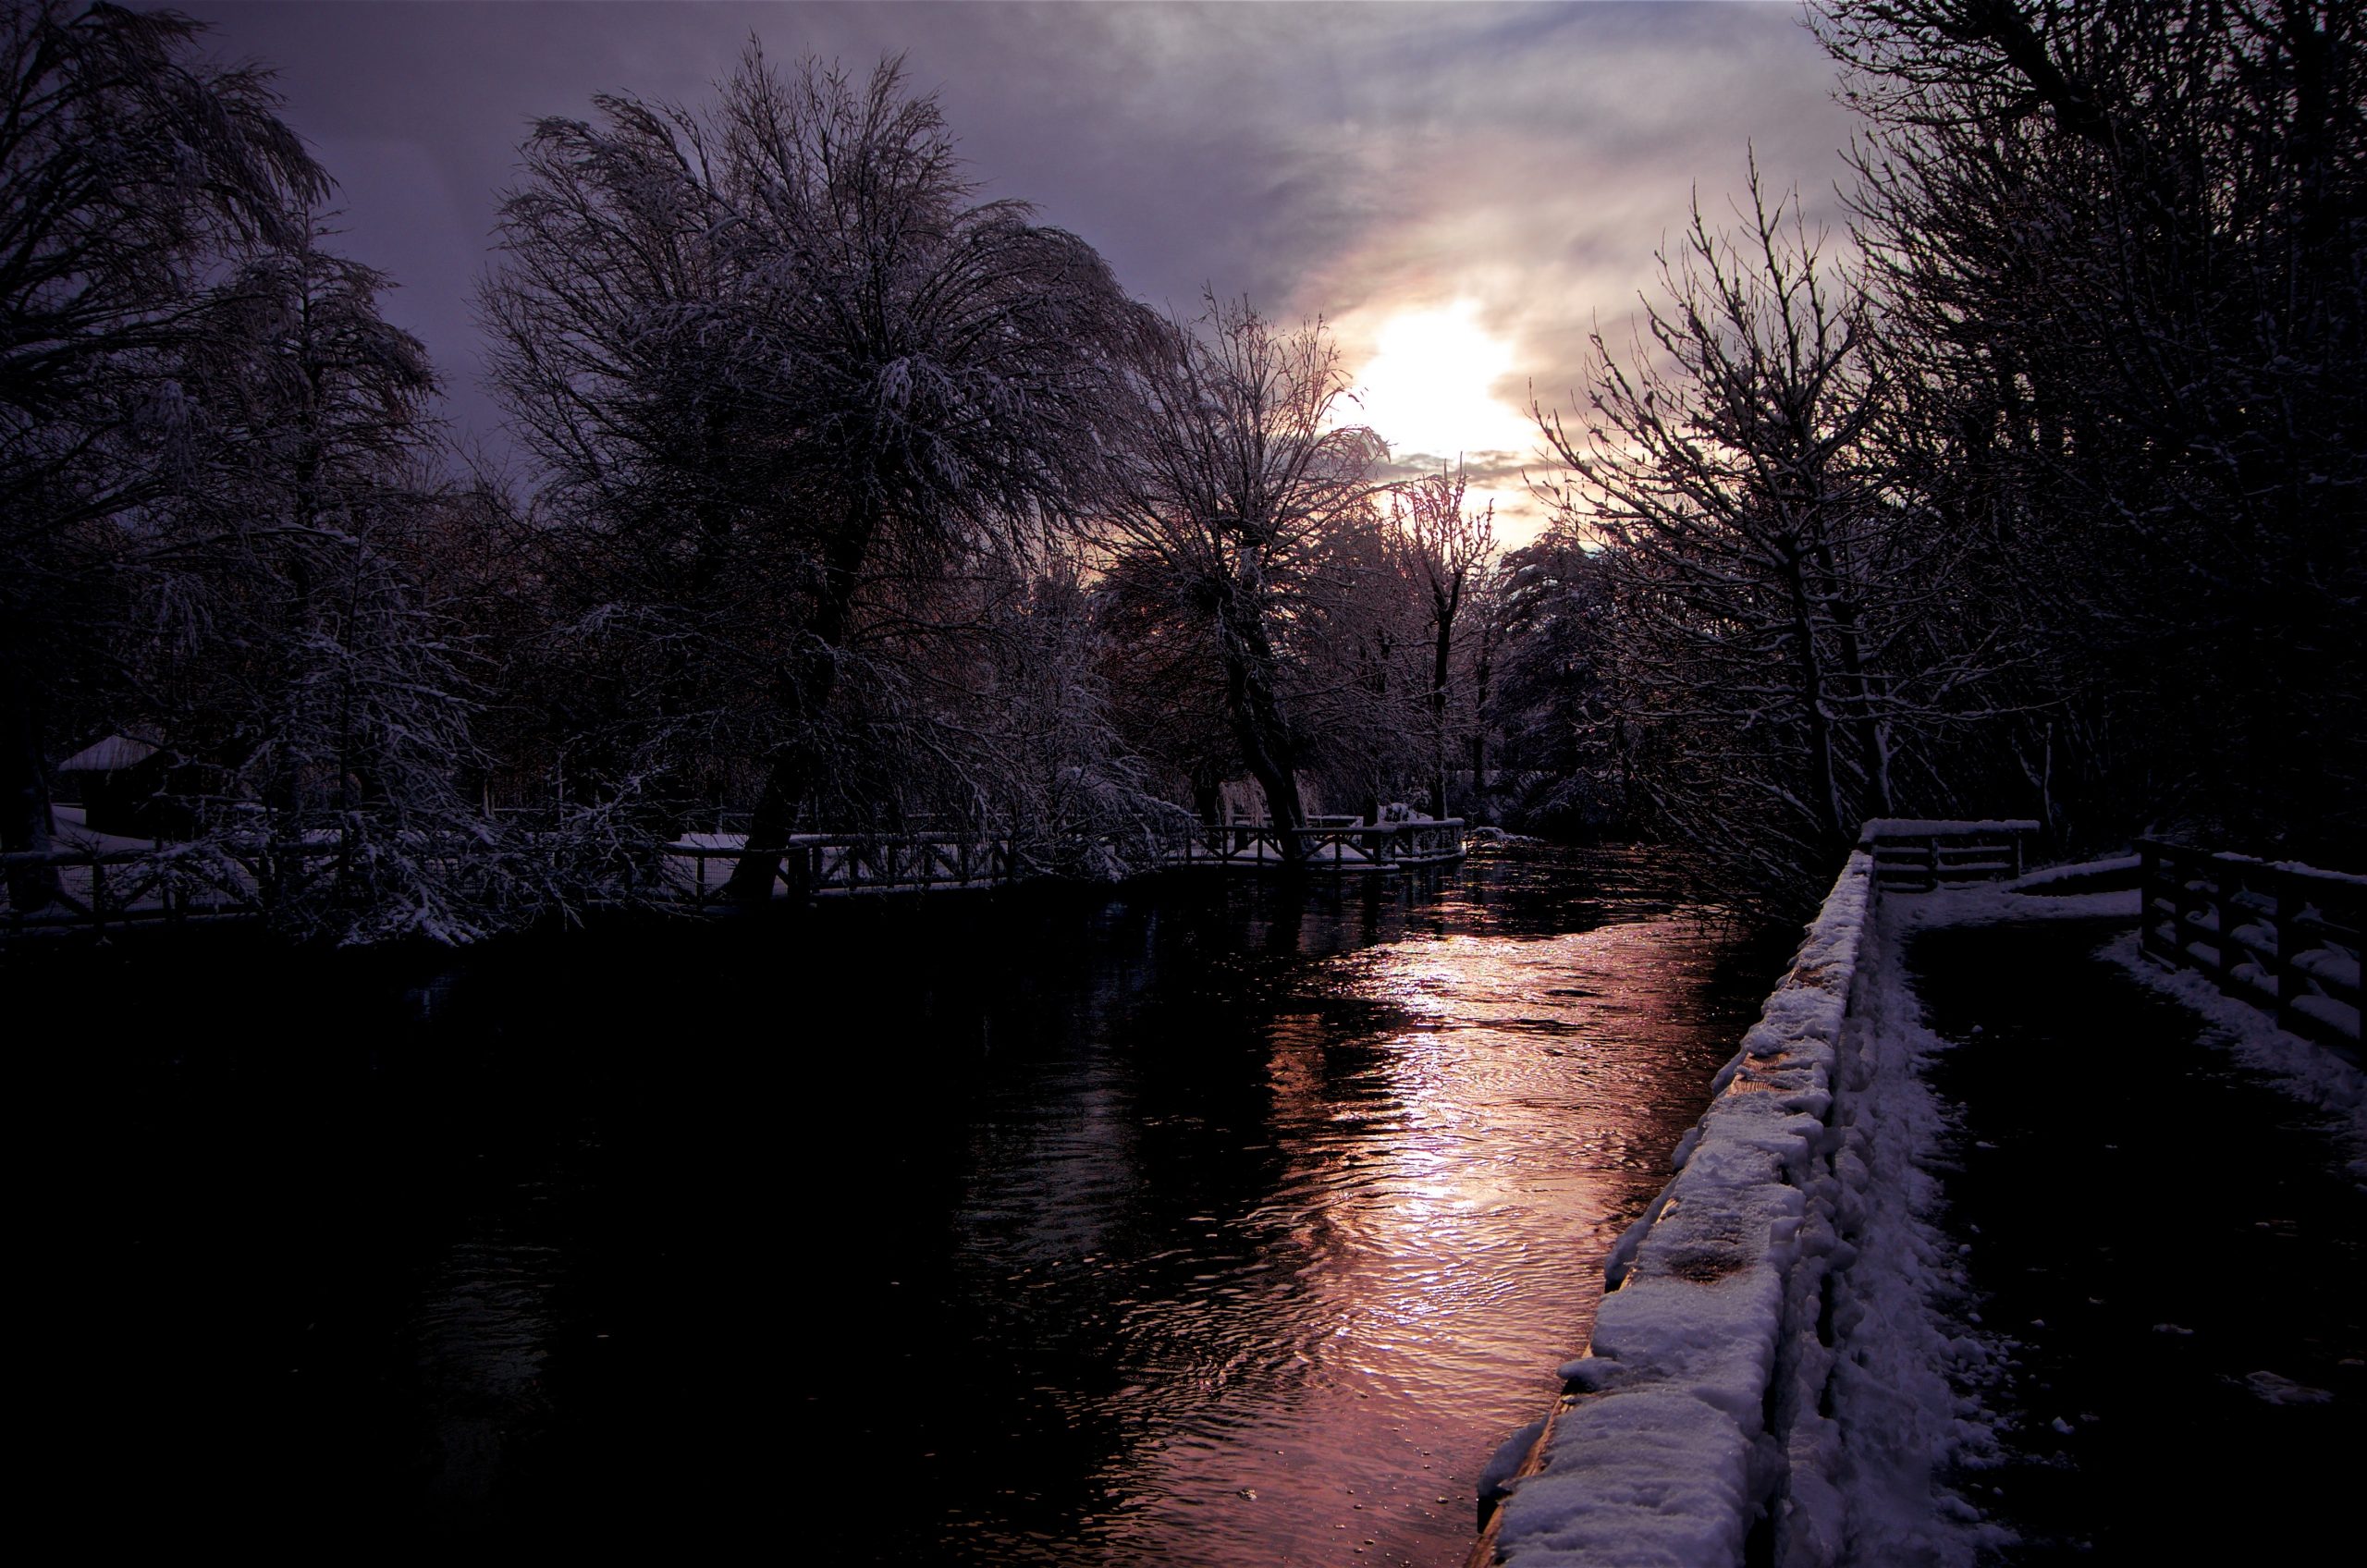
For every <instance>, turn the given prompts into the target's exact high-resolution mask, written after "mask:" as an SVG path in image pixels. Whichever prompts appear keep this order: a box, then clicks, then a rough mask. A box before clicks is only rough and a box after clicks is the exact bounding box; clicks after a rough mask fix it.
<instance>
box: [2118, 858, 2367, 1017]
mask: <svg viewBox="0 0 2367 1568" xmlns="http://www.w3.org/2000/svg"><path fill="white" fill-rule="evenodd" d="M2137 854H2138V859H2139V862H2140V865H2141V868H2142V869H2141V873H2140V877H2139V887H2140V889H2141V893H2140V897H2141V899H2142V902H2141V904H2140V913H2139V928H2140V946H2141V947H2142V949H2143V950H2144V952H2145V953H2146V954H2147V955H2148V956H2150V957H2152V958H2153V959H2155V960H2157V961H2159V962H2163V963H2165V964H2169V965H2172V966H2177V967H2184V968H2189V969H2195V970H2200V971H2201V972H2202V973H2203V974H2207V975H2209V976H2210V977H2211V979H2212V981H2213V983H2214V984H2215V985H2216V986H2218V987H2219V989H2220V991H2221V992H2222V993H2224V994H2226V995H2227V996H2230V997H2235V998H2239V999H2241V1000H2243V1001H2246V1002H2249V1003H2250V1004H2251V1005H2252V1006H2254V1007H2257V1008H2260V1009H2261V1010H2262V1011H2265V1012H2268V1013H2270V1014H2271V1015H2272V1016H2274V1017H2275V1020H2276V1026H2277V1027H2278V1028H2280V1029H2284V1030H2287V1031H2289V1032H2290V1033H2293V1034H2296V1035H2305V1036H2307V1037H2309V1038H2312V1039H2315V1040H2318V1041H2320V1042H2321V1043H2323V1044H2326V1045H2331V1046H2335V1047H2339V1048H2347V1049H2352V1050H2355V1049H2356V1048H2357V1047H2358V1046H2359V1043H2360V982H2359V960H2360V948H2361V927H2362V924H2367V877H2361V876H2351V875H2350V874H2349V873H2347V872H2339V871H2324V870H2321V869H2319V868H2318V867H2315V866H2307V865H2298V864H2291V863H2288V862H2275V861H2266V860H2262V859H2259V858H2257V857H2255V856H2251V855H2241V854H2231V853H2228V852H2226V851H2209V850H2199V849H2196V848H2194V847H2193V846H2191V845H2187V844H2173V843H2168V842H2165V841H2164V840H2161V839H2139V840H2138V843H2137Z"/></svg>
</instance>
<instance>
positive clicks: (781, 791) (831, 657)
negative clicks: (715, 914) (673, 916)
mask: <svg viewBox="0 0 2367 1568" xmlns="http://www.w3.org/2000/svg"><path fill="white" fill-rule="evenodd" d="M877 524H878V519H877V515H876V514H875V513H874V512H872V511H871V510H870V509H869V508H863V509H862V510H861V511H860V512H859V513H858V515H857V517H856V518H855V519H853V520H852V521H850V522H849V523H848V524H847V526H846V527H845V528H844V529H843V530H842V531H841V532H840V534H839V535H838V536H837V537H836V538H834V539H833V540H832V541H831V543H830V547H829V553H828V559H827V561H826V568H825V572H824V576H823V584H822V600H821V603H820V604H818V605H816V606H815V612H814V619H813V620H812V622H811V623H810V624H808V626H807V627H806V628H805V638H806V643H807V646H806V648H805V649H804V650H803V652H802V653H801V655H799V656H798V658H797V660H796V661H795V664H794V665H793V667H792V668H791V669H790V670H789V671H787V672H786V680H785V684H786V685H787V687H788V690H787V692H785V693H784V697H785V700H786V706H787V707H788V709H789V713H790V718H791V740H790V741H789V743H788V744H786V745H783V746H779V747H776V748H775V749H774V751H773V753H772V755H771V758H770V763H771V766H769V767H768V768H767V771H766V775H765V787H764V789H763V790H761V791H759V792H758V794H757V796H756V809H755V812H754V815H752V816H751V817H750V818H749V821H748V843H747V851H746V852H744V853H742V855H741V857H740V860H739V863H738V864H735V865H734V866H733V867H732V868H731V876H730V880H729V881H728V882H726V883H725V884H724V891H725V896H727V897H728V898H730V899H731V900H735V901H736V902H739V903H742V904H761V903H765V902H767V901H768V900H770V899H771V898H772V896H773V879H774V878H775V877H777V876H779V875H780V857H781V853H782V851H785V850H787V849H788V847H789V835H790V830H791V828H792V827H795V826H796V822H797V810H798V807H799V806H801V805H803V803H804V802H805V800H806V797H808V796H809V795H811V794H812V793H813V792H814V788H815V786H816V785H817V784H819V783H820V782H821V781H822V771H823V769H824V767H825V766H827V765H828V753H827V751H826V750H825V748H824V746H823V744H822V741H821V737H820V735H819V734H818V733H817V731H818V729H820V726H821V724H822V721H823V718H824V716H825V715H826V714H827V713H828V709H829V705H830V697H831V695H832V693H833V692H836V691H837V689H838V682H839V658H838V655H839V649H840V643H843V642H844V641H845V638H846V629H847V621H848V619H849V617H850V615H851V613H852V610H853V607H854V590H855V582H856V579H857V575H858V573H859V571H860V570H861V568H862V566H863V560H864V557H865V555H866V554H868V553H869V551H870V548H871V536H872V534H873V533H874V532H875V530H876V529H877Z"/></svg>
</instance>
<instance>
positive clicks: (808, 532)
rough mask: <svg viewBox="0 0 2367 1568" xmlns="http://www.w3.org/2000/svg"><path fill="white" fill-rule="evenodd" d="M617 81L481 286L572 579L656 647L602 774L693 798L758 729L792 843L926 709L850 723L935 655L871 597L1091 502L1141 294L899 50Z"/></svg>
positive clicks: (599, 781) (569, 590)
mask: <svg viewBox="0 0 2367 1568" xmlns="http://www.w3.org/2000/svg"><path fill="white" fill-rule="evenodd" d="M598 108H599V111H600V112H599V116H598V117H597V119H596V120H594V121H583V120H573V119H546V120H544V121H542V122H540V123H539V124H537V126H536V127H535V129H534V131H533V136H532V137H531V138H530V140H529V141H527V143H526V146H525V149H524V178H523V180H522V181H521V184H520V186H519V187H518V189H517V190H515V191H513V192H512V193H511V195H510V196H509V200H508V202H507V203H506V204H505V206H504V208H503V220H502V231H501V233H502V259H501V263H500V265H499V267H498V269H497V272H496V274H495V276H493V278H492V280H491V282H490V283H489V285H488V287H487V288H486V290H485V293H484V313H485V316H486V319H487V321H488V323H489V325H491V327H492V329H493V332H494V334H495V336H496V338H497V351H496V358H495V366H496V374H497V380H498V382H499V384H500V386H501V387H502V389H503V390H504V392H505V393H506V395H507V397H508V399H509V406H510V409H511V410H512V412H513V414H514V415H515V417H516V420H517V422H518V424H519V427H520V429H521V432H522V433H523V435H524V436H525V439H526V442H527V444H528V446H529V447H530V448H531V450H532V451H533V454H534V455H535V456H536V457H537V458H538V459H540V461H541V464H542V466H543V470H544V474H545V478H546V491H545V497H544V499H545V504H546V515H547V526H546V530H545V534H544V537H545V542H546V544H548V545H550V546H551V548H550V550H549V551H548V555H549V557H550V559H551V561H552V572H553V578H554V581H555V582H557V583H558V585H559V588H560V591H561V593H562V594H563V595H564V596H565V598H566V600H567V601H568V603H569V604H570V606H572V610H573V613H574V614H575V616H576V617H577V618H578V621H579V624H581V625H583V626H584V627H586V628H587V629H593V630H596V631H597V633H598V635H599V636H601V637H602V638H604V639H607V640H608V641H609V642H610V643H612V644H613V645H617V646H620V647H622V648H623V649H624V650H626V656H625V657H624V658H623V659H622V661H621V663H620V664H619V665H618V666H617V667H616V668H615V669H614V671H613V679H614V684H615V687H616V691H615V693H614V699H613V703H612V710H611V713H610V714H609V715H608V716H606V717H607V718H609V719H611V720H612V721H613V728H614V729H615V731H616V732H617V734H618V735H619V737H620V738H619V741H617V743H616V744H615V745H613V746H611V747H610V748H609V749H608V753H607V755H606V756H605V757H603V758H601V759H599V761H598V765H597V766H596V767H595V766H582V767H579V769H578V775H579V778H583V780H584V783H585V784H586V786H587V787H590V788H594V789H598V790H609V791H619V790H638V791H641V792H644V793H645V794H647V795H649V796H650V797H651V798H652V799H655V800H656V801H658V802H660V804H661V805H663V804H664V803H665V802H667V800H668V794H669V791H671V793H672V795H673V796H674V797H676V798H677V800H678V799H679V795H680V785H679V774H680V772H681V768H682V766H683V764H684V761H685V758H686V757H687V756H690V755H693V754H695V753H717V752H721V753H729V754H736V755H740V756H743V757H745V758H748V759H749V760H750V761H751V762H752V763H753V764H754V766H755V769H756V771H757V773H758V775H759V776H760V778H761V782H760V785H759V787H758V789H757V792H756V798H755V809H754V818H753V821H752V823H751V827H750V843H751V845H752V846H753V847H754V848H756V849H758V850H760V851H761V850H766V849H770V848H772V847H774V846H776V845H779V844H780V843H781V842H782V840H783V839H785V837H786V836H787V834H788V833H789V832H790V831H791V827H792V826H793V825H794V824H795V822H796V820H797V818H798V815H799V813H800V810H801V808H802V807H806V806H807V805H808V804H809V803H810V802H813V801H814V800H815V799H816V794H817V791H819V790H823V789H824V788H825V787H826V786H827V785H828V783H829V782H830V780H831V778H832V777H833V775H834V774H835V773H837V772H839V771H840V770H841V769H842V768H843V767H846V766H859V765H863V766H873V770H874V771H876V765H877V763H878V762H879V761H880V760H881V759H880V757H879V754H878V749H879V748H880V747H881V746H883V745H892V744H893V743H895V741H896V738H897V735H898V733H899V732H900V731H899V730H898V729H896V728H895V727H892V726H891V727H889V728H886V729H881V728H878V727H875V726H865V725H852V726H851V725H849V724H848V723H846V722H844V721H845V720H847V719H848V718H849V717H850V714H849V710H848V707H847V697H848V693H849V692H852V691H853V690H854V689H855V688H856V687H858V686H861V685H863V684H864V683H865V681H866V680H868V681H870V682H871V685H872V689H873V690H874V691H875V692H877V691H881V690H885V689H886V688H888V687H892V686H894V685H896V684H898V683H899V682H901V681H902V680H904V679H905V677H904V676H903V675H902V674H901V673H899V672H897V671H895V670H893V669H884V668H882V667H881V666H880V665H879V664H878V663H877V661H878V660H879V659H882V658H889V657H892V654H893V650H892V648H889V647H888V646H886V645H885V644H884V643H882V642H881V641H880V640H877V639H873V640H871V641H869V642H868V643H866V642H865V640H864V639H863V638H862V637H861V636H860V635H859V633H860V631H861V629H862V628H863V627H864V626H865V624H866V616H867V615H870V614H872V613H873V610H874V609H875V608H877V607H880V606H887V605H888V604H889V601H893V603H894V605H896V606H902V607H906V608H908V607H909V606H912V605H913V604H914V603H915V602H916V601H917V600H918V599H919V598H921V597H925V596H926V590H927V588H928V585H929V584H931V583H932V582H937V581H938V580H939V579H941V578H943V577H944V576H946V575H947V574H948V573H949V572H950V570H951V569H952V568H953V567H954V566H956V565H957V564H959V563H961V562H963V561H965V560H970V559H974V558H975V557H978V556H980V555H982V554H987V553H993V552H996V551H1002V552H1006V553H1024V551H1025V549H1026V547H1027V545H1028V542H1029V539H1030V537H1031V536H1033V537H1036V538H1040V537H1041V536H1043V535H1044V534H1045V533H1057V532H1059V531H1060V530H1061V529H1062V528H1063V527H1064V526H1065V525H1066V523H1067V521H1068V520H1069V519H1070V518H1071V517H1072V515H1073V512H1074V510H1075V508H1076V507H1077V505H1078V498H1079V497H1080V496H1082V495H1084V494H1085V492H1086V491H1087V489H1088V487H1089V485H1090V484H1091V483H1092V481H1093V480H1094V479H1095V477H1096V476H1097V475H1098V473H1099V472H1100V471H1101V464H1102V454H1103V448H1104V446H1105V444H1106V442H1105V437H1106V435H1108V433H1109V432H1110V429H1111V424H1112V421H1113V419H1114V418H1115V417H1116V410H1117V408H1118V404H1119V400H1118V398H1116V397H1115V396H1114V391H1115V382H1114V377H1113V374H1112V371H1111V358H1110V356H1111V351H1112V349H1113V346H1114V345H1116V344H1117V343H1118V342H1119V341H1120V340H1121V339H1122V337H1123V335H1124V334H1125V333H1126V332H1128V331H1130V330H1131V329H1132V325H1133V322H1134V314H1135V312H1134V307H1133V306H1131V305H1130V304H1129V303H1128V302H1127V301H1126V300H1125V299H1124V298H1123V296H1122V294H1121V293H1120V291H1119V290H1118V288H1117V287H1116V285H1115V283H1114V282H1113V281H1112V279H1111V277H1110V273H1109V269H1108V268H1107V266H1106V265H1105V264H1104V263H1102V261H1101V259H1100V257H1099V256H1098V254H1096V253H1095V251H1093V250H1092V248H1091V247H1090V246H1088V245H1086V244H1085V242H1084V241H1082V240H1080V239H1076V238H1075V237H1074V236H1073V235H1070V234H1067V233H1064V232H1062V231H1061V230H1058V229H1054V228H1049V227H1041V226H1039V225H1037V224H1036V223H1034V222H1033V221H1032V218H1031V214H1030V210H1029V209H1028V208H1027V207H1026V206H1024V204H1022V203H1019V202H1009V201H985V200H981V199H979V196H978V192H977V190H976V187H975V185H974V183H973V182H972V181H971V179H970V178H969V177H968V176H967V174H966V173H965V171H964V169H963V165H962V164H961V163H960V161H959V160H958V159H957V158H956V156H955V153H954V147H953V140H952V137H951V134H950V131H949V130H948V129H947V127H946V124H945V120H944V116H943V115H942V114H941V113H940V111H939V110H938V105H937V104H936V102H935V101H934V99H932V98H929V97H926V96H914V95H913V94H911V93H910V92H907V90H906V89H905V86H904V83H903V79H902V73H901V67H900V66H899V65H898V63H897V62H895V61H892V60H891V61H888V62H885V63H883V64H882V65H881V66H880V67H878V68H877V70H876V71H874V72H873V73H872V74H871V76H870V78H869V79H868V80H867V81H857V80H853V79H851V78H850V77H848V76H847V75H845V74H844V73H842V72H840V71H839V70H837V69H834V68H828V67H823V66H821V65H819V64H817V63H810V62H809V63H808V64H807V65H806V66H805V67H803V68H802V69H801V70H799V71H797V72H795V73H793V74H791V75H790V76H787V77H784V76H782V75H781V74H779V73H778V72H776V71H775V70H774V69H773V68H772V67H770V66H768V65H767V62H766V61H765V60H764V59H763V57H762V56H761V55H760V54H758V53H756V52H755V51H754V50H753V49H752V51H751V52H750V54H749V55H748V56H747V57H746V58H745V59H744V60H743V61H742V65H741V67H740V68H739V70H738V71H737V72H736V73H735V74H734V75H733V76H732V77H731V78H730V80H727V81H726V82H724V83H722V84H721V86H720V88H719V90H718V92H717V99H716V101H715V103H714V104H712V106H711V107H709V108H708V109H707V110H705V111H704V112H693V111H691V110H687V109H680V108H668V107H663V106H659V105H654V104H647V103H644V102H642V101H640V100H637V99H633V98H630V97H606V98H602V99H600V100H598ZM875 677H876V678H877V679H876V680H875V679H874V678H875ZM883 682H884V685H883ZM875 705H876V704H875ZM858 753H860V754H858ZM912 761H913V765H914V767H915V768H925V767H926V766H927V762H928V759H927V758H926V756H925V755H919V754H916V755H915V756H914V758H913V759H912ZM602 772H605V774H606V777H595V775H597V774H600V773H602ZM772 870H773V866H772V865H771V864H768V863H767V857H766V856H764V855H762V854H751V855H749V856H747V857H745V858H744V859H743V860H742V862H741V864H740V866H739V868H738V872H737V874H736V876H735V880H734V887H735V888H736V889H737V890H738V891H739V892H740V893H741V894H742V895H743V896H746V897H761V896H763V895H764V893H765V891H766V889H767V888H768V887H769V886H770V882H771V874H772Z"/></svg>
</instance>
